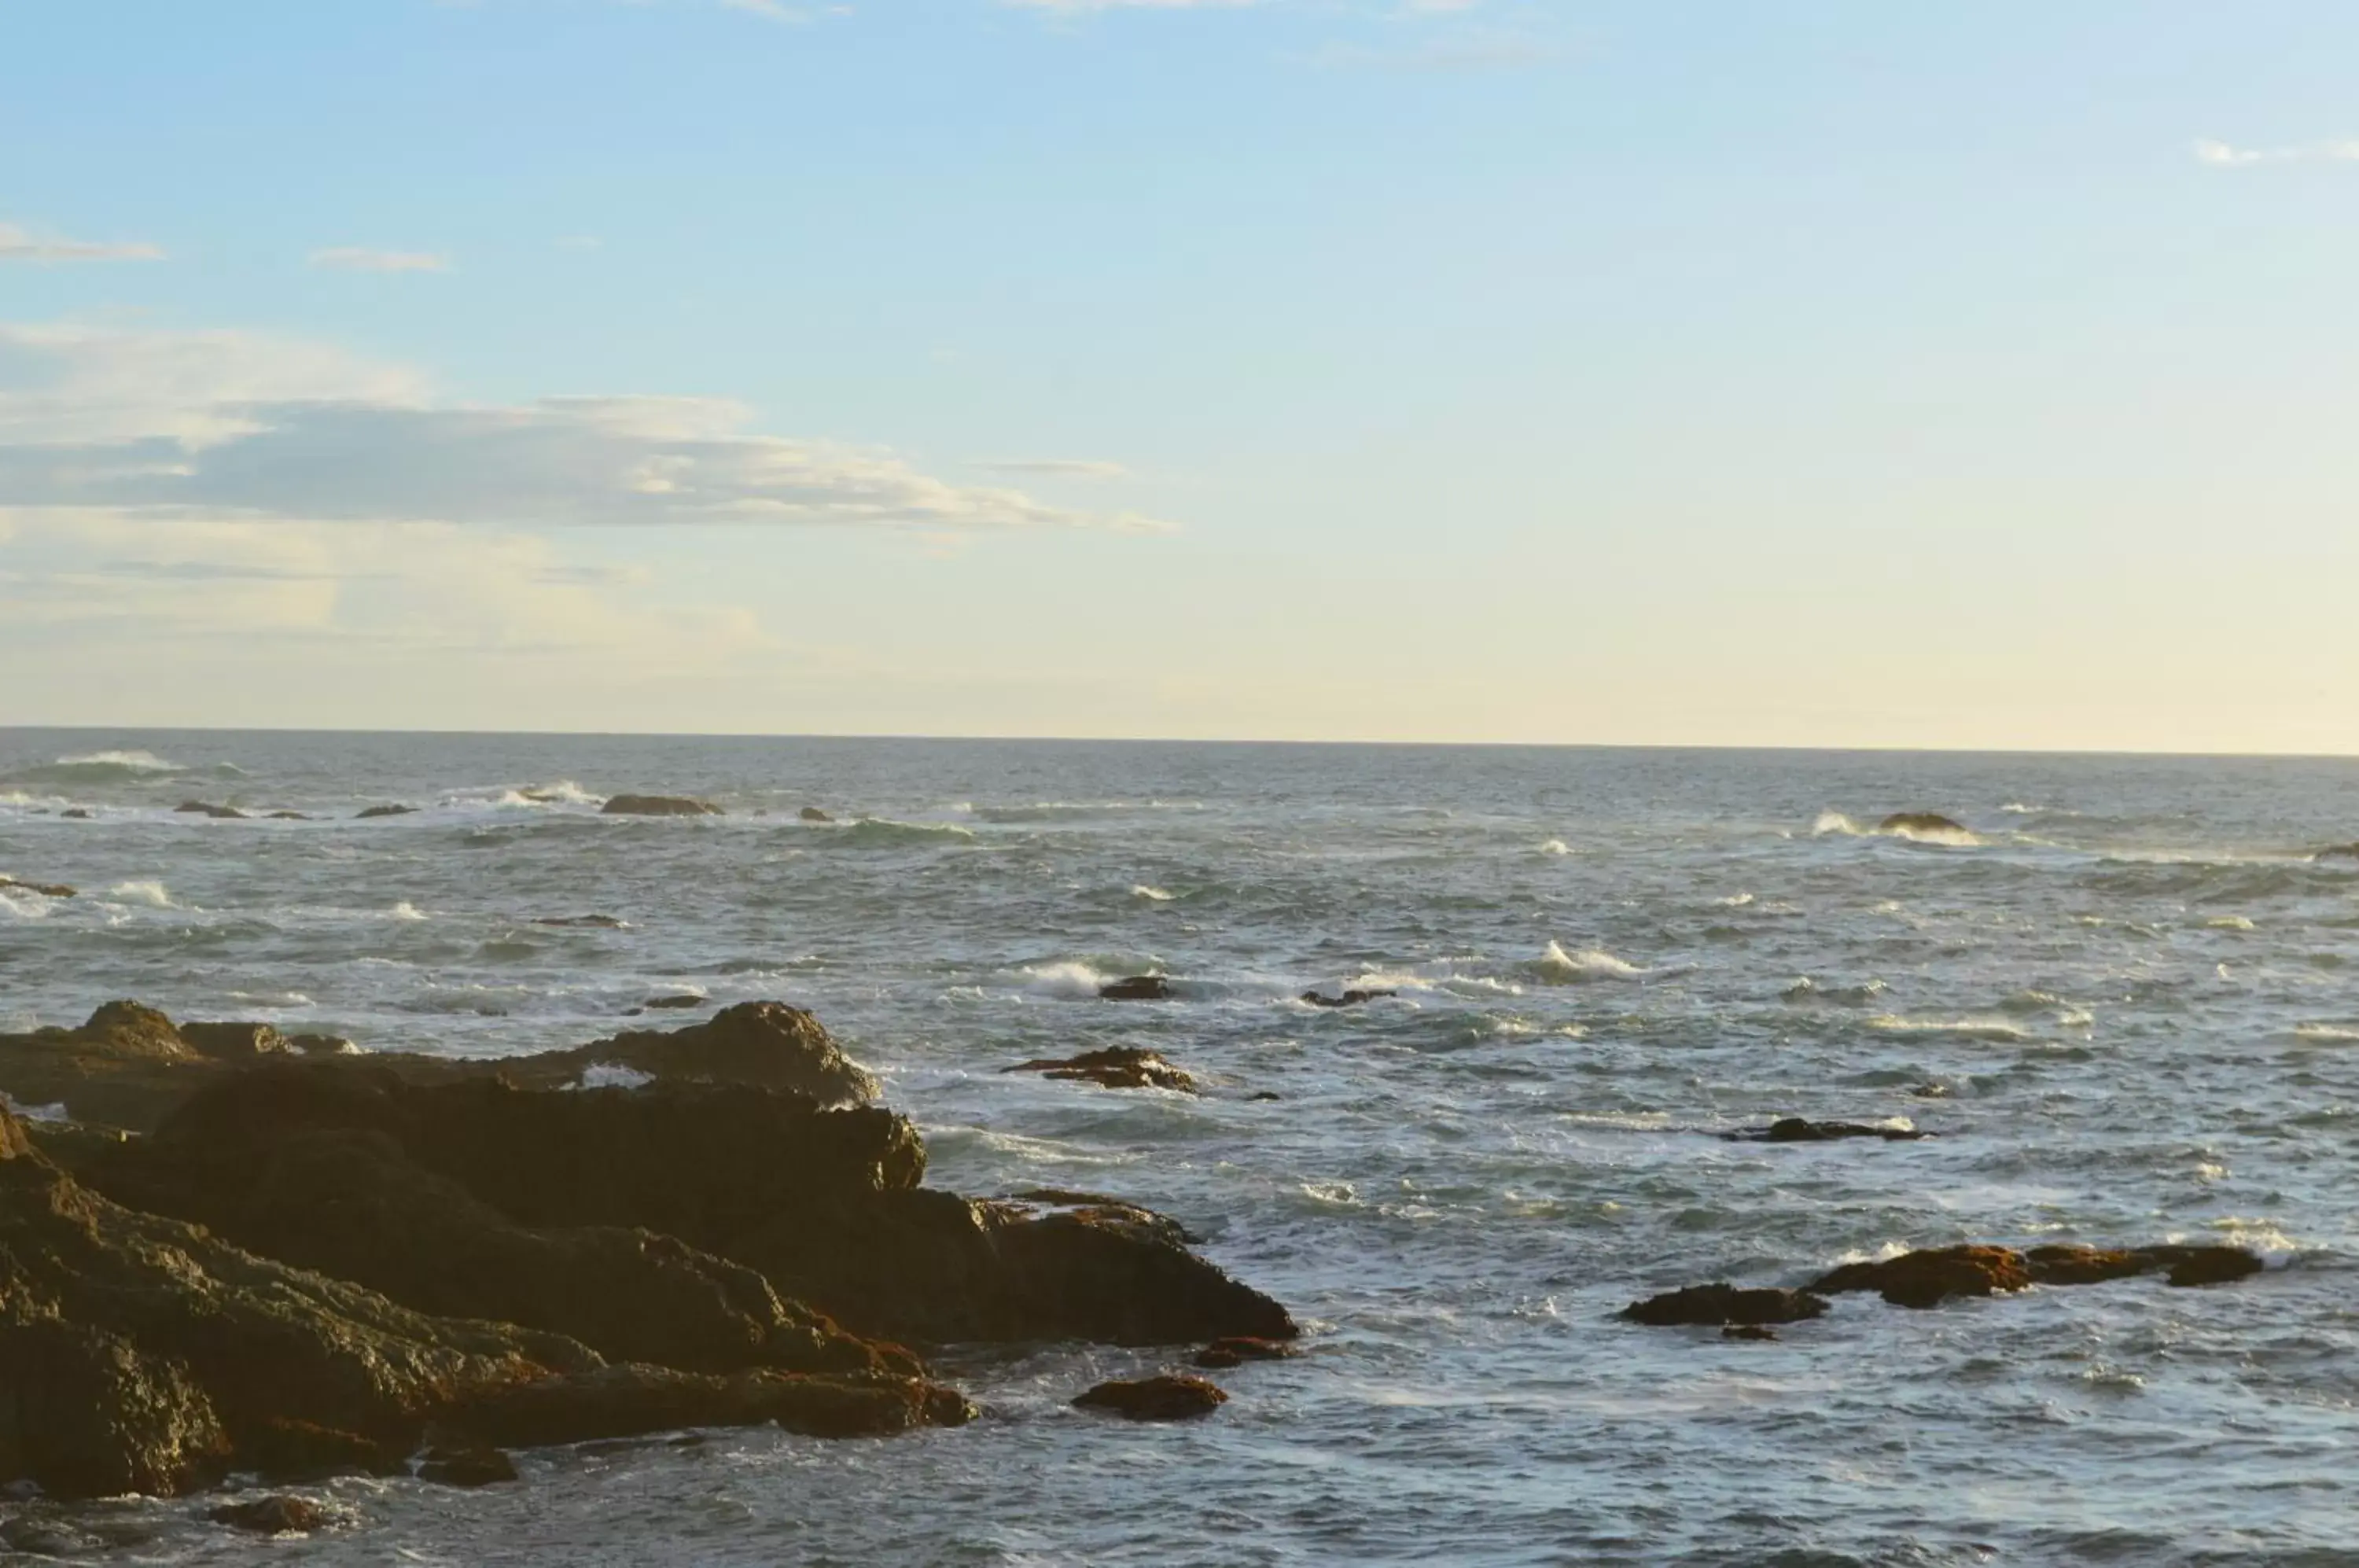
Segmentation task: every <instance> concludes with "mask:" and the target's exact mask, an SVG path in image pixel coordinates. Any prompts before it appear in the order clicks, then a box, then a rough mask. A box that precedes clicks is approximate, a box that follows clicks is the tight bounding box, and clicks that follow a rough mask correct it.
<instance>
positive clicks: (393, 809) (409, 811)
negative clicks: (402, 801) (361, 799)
mask: <svg viewBox="0 0 2359 1568" xmlns="http://www.w3.org/2000/svg"><path fill="white" fill-rule="evenodd" d="M417 812H418V808H417V807H415V806H363V807H362V808H361V809H360V810H359V811H355V812H353V821H354V822H367V821H368V820H369V819H370V818H372V817H408V816H415V815H416V814H417Z"/></svg>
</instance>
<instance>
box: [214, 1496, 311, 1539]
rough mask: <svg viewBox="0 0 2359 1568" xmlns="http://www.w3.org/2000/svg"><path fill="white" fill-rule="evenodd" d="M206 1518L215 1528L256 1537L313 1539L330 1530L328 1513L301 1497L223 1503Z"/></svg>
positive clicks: (258, 1498) (262, 1498) (266, 1498)
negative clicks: (224, 1527)
mask: <svg viewBox="0 0 2359 1568" xmlns="http://www.w3.org/2000/svg"><path fill="white" fill-rule="evenodd" d="M205 1517H206V1518H207V1519H211V1520H212V1521H213V1523H215V1524H225V1525H227V1526H229V1527H230V1528H231V1529H232V1530H252V1531H254V1533H255V1534H256V1535H310V1533H311V1532H312V1531H314V1530H325V1529H326V1528H327V1527H328V1522H329V1519H330V1515H329V1513H328V1510H327V1509H325V1508H321V1506H320V1505H319V1504H317V1503H311V1502H306V1501H304V1500H303V1499H302V1498H301V1497H285V1496H280V1497H256V1498H255V1500H254V1501H252V1502H250V1503H223V1505H222V1506H221V1507H219V1508H212V1509H210V1510H208V1511H207V1512H206V1514H205Z"/></svg>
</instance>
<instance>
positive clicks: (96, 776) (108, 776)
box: [9, 751, 191, 784]
mask: <svg viewBox="0 0 2359 1568" xmlns="http://www.w3.org/2000/svg"><path fill="white" fill-rule="evenodd" d="M190 771H191V770H190V769H189V768H185V767H183V766H181V765H180V764H179V763H177V762H173V761H170V760H168V759H167V758H165V757H158V756H157V755H156V754H155V753H154V752H152V751H85V752H78V753H76V754H75V755H73V756H71V757H59V758H58V759H57V760H56V761H54V762H48V763H37V764H35V765H34V766H32V767H29V768H17V769H16V770H15V771H14V772H13V773H11V774H10V775H9V777H10V778H12V779H23V780H25V781H26V782H27V783H36V784H137V783H143V782H146V781H147V780H151V779H168V778H171V777H173V776H174V775H176V774H183V773H187V772H190Z"/></svg>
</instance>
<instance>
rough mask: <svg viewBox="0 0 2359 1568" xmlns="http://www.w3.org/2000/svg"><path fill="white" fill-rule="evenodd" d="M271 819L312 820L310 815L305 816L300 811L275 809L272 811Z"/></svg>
mask: <svg viewBox="0 0 2359 1568" xmlns="http://www.w3.org/2000/svg"><path fill="white" fill-rule="evenodd" d="M270 820H271V821H272V822H310V821H311V819H310V817H307V816H305V815H304V814H303V813H302V812H300V811H273V812H271V813H270Z"/></svg>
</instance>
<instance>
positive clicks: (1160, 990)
mask: <svg viewBox="0 0 2359 1568" xmlns="http://www.w3.org/2000/svg"><path fill="white" fill-rule="evenodd" d="M1098 997H1099V999H1100V1000H1102V1001H1107V1002H1168V1001H1169V1000H1170V999H1171V982H1170V981H1169V979H1167V978H1165V977H1164V976H1163V975H1132V976H1130V977H1129V978H1128V979H1126V980H1109V981H1107V982H1106V983H1105V984H1104V985H1101V986H1099V987H1098Z"/></svg>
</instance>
